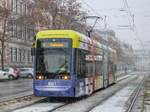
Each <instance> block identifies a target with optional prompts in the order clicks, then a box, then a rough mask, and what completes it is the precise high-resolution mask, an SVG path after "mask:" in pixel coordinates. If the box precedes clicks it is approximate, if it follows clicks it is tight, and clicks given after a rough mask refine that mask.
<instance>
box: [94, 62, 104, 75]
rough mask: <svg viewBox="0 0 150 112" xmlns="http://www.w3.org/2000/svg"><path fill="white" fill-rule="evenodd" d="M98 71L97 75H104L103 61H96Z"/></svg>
mask: <svg viewBox="0 0 150 112" xmlns="http://www.w3.org/2000/svg"><path fill="white" fill-rule="evenodd" d="M95 67H96V68H95V69H96V73H95V75H103V62H102V61H101V62H96V66H95Z"/></svg>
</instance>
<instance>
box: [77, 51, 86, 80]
mask: <svg viewBox="0 0 150 112" xmlns="http://www.w3.org/2000/svg"><path fill="white" fill-rule="evenodd" d="M77 54H78V63H77V77H79V78H84V77H85V73H86V69H85V66H86V61H85V54H84V53H83V52H82V51H81V50H78V53H77Z"/></svg>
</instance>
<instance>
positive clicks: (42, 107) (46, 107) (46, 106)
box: [13, 103, 64, 112]
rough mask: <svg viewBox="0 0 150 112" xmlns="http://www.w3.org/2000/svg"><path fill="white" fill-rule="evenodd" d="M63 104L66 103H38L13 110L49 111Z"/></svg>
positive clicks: (23, 111) (20, 111)
mask: <svg viewBox="0 0 150 112" xmlns="http://www.w3.org/2000/svg"><path fill="white" fill-rule="evenodd" d="M61 105H64V103H38V104H35V105H31V106H29V107H26V108H23V109H18V110H16V111H13V112H47V111H50V110H52V109H54V108H57V107H59V106H61Z"/></svg>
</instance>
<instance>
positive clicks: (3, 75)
mask: <svg viewBox="0 0 150 112" xmlns="http://www.w3.org/2000/svg"><path fill="white" fill-rule="evenodd" d="M2 79H9V78H8V73H7V72H5V71H2V70H0V80H2Z"/></svg>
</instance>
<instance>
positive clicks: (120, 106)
mask: <svg viewBox="0 0 150 112" xmlns="http://www.w3.org/2000/svg"><path fill="white" fill-rule="evenodd" d="M135 89H136V86H131V85H130V86H127V87H125V88H124V89H122V90H120V91H119V92H117V93H116V94H115V95H114V96H112V97H111V98H109V99H108V100H107V101H105V102H104V103H103V104H101V105H99V106H97V107H95V108H94V109H93V110H91V111H90V112H125V111H126V110H125V104H126V102H127V101H128V99H129V97H130V96H131V94H132V93H133V92H134V90H135Z"/></svg>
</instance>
